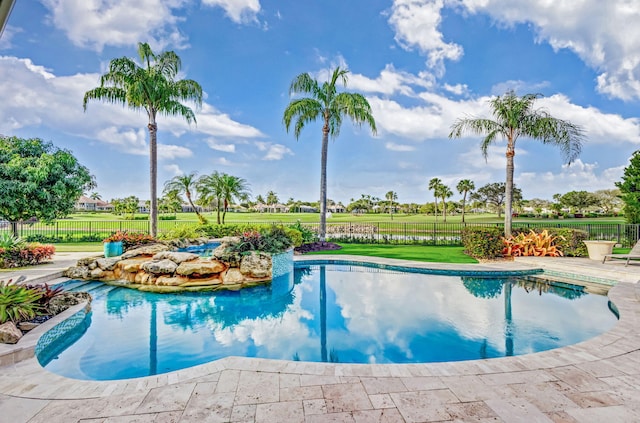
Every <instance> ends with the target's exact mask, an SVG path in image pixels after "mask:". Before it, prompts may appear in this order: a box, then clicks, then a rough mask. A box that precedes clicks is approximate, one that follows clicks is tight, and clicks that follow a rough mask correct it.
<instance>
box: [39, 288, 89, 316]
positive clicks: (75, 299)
mask: <svg viewBox="0 0 640 423" xmlns="http://www.w3.org/2000/svg"><path fill="white" fill-rule="evenodd" d="M83 301H88V302H91V294H89V293H88V292H62V293H60V294H58V295H56V296H55V297H53V298H52V299H50V300H49V305H48V306H47V309H48V310H49V313H51V314H52V315H54V316H55V315H56V314H59V313H62V312H63V311H65V310H66V309H68V308H69V307H71V306H74V305H76V304H80V303H81V302H83Z"/></svg>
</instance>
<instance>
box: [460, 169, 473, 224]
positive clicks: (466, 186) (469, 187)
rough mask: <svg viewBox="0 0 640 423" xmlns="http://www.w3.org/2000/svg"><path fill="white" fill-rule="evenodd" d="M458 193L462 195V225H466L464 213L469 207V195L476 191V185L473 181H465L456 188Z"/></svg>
mask: <svg viewBox="0 0 640 423" xmlns="http://www.w3.org/2000/svg"><path fill="white" fill-rule="evenodd" d="M456 188H457V189H458V192H459V193H460V194H462V223H464V212H465V210H466V207H467V194H469V193H470V192H472V191H473V190H474V189H476V185H475V184H474V183H473V181H472V180H471V179H463V180H461V181H460V182H458V185H457V186H456Z"/></svg>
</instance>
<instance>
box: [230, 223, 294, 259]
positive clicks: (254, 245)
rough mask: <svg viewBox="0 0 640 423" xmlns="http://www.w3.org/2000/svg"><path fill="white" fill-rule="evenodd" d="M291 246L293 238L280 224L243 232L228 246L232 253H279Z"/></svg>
mask: <svg viewBox="0 0 640 423" xmlns="http://www.w3.org/2000/svg"><path fill="white" fill-rule="evenodd" d="M292 246H293V240H292V239H291V237H290V236H289V234H288V233H287V228H285V227H284V226H282V225H272V226H270V227H266V228H262V230H261V231H250V232H245V233H243V234H242V235H241V236H240V242H239V243H237V244H235V245H232V246H230V247H229V249H230V250H231V252H233V253H241V254H242V253H248V252H251V251H263V252H265V253H272V254H274V253H281V252H283V251H286V250H287V249H289V248H291V247H292Z"/></svg>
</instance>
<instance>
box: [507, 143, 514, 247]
mask: <svg viewBox="0 0 640 423" xmlns="http://www.w3.org/2000/svg"><path fill="white" fill-rule="evenodd" d="M513 156H515V150H514V146H513V141H511V140H508V142H507V179H506V184H505V193H504V236H505V237H510V236H511V221H512V211H511V210H512V208H513Z"/></svg>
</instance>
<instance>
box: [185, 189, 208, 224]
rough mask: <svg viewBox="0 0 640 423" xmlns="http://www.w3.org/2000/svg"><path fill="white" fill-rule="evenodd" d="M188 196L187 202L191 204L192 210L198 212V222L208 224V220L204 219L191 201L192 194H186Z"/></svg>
mask: <svg viewBox="0 0 640 423" xmlns="http://www.w3.org/2000/svg"><path fill="white" fill-rule="evenodd" d="M186 195H187V201H188V202H189V205H190V206H191V208H192V209H193V210H194V211H195V212H196V216H198V221H199V222H200V223H202V224H203V225H204V224H205V223H207V219H205V218H204V217H202V215H201V214H200V212H199V211H198V209H197V208H196V206H195V205H194V204H193V201H191V193H190V192H189V191H187V192H186Z"/></svg>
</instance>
